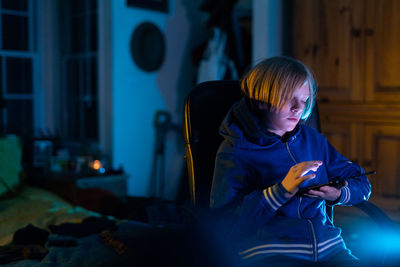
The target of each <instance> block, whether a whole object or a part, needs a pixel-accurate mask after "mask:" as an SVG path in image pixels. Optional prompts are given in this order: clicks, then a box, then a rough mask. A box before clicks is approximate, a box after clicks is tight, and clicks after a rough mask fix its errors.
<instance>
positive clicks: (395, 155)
mask: <svg viewBox="0 0 400 267" xmlns="http://www.w3.org/2000/svg"><path fill="white" fill-rule="evenodd" d="M364 129H365V131H364V147H363V156H364V164H363V165H364V167H365V169H366V171H368V170H370V169H374V170H376V175H374V176H371V178H370V181H371V184H372V187H373V188H372V191H373V194H374V195H380V196H385V197H400V164H399V163H400V126H389V125H366V126H365V127H364Z"/></svg>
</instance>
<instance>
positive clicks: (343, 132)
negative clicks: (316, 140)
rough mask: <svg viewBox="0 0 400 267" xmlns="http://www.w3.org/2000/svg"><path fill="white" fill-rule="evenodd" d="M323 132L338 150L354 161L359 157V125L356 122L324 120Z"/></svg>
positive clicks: (357, 160)
mask: <svg viewBox="0 0 400 267" xmlns="http://www.w3.org/2000/svg"><path fill="white" fill-rule="evenodd" d="M321 124H322V133H323V134H324V135H325V136H326V138H327V139H328V141H329V143H331V145H333V146H334V147H335V148H336V150H337V151H338V152H339V153H340V154H342V155H343V156H346V157H347V158H348V159H350V160H351V161H353V162H360V159H359V158H358V155H359V154H358V147H359V145H358V142H357V141H358V140H357V133H358V127H357V125H356V124H355V123H348V122H329V121H325V120H323V121H322V123H321Z"/></svg>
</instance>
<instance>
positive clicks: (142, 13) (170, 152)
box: [110, 0, 194, 199]
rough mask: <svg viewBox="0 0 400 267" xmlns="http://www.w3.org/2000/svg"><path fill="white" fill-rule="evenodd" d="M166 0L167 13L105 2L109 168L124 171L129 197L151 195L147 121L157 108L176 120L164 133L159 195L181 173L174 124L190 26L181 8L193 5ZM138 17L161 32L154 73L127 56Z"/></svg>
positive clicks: (186, 81) (188, 77)
mask: <svg viewBox="0 0 400 267" xmlns="http://www.w3.org/2000/svg"><path fill="white" fill-rule="evenodd" d="M169 2H170V11H169V13H161V12H156V11H151V10H147V9H140V8H132V7H127V6H126V1H125V0H115V1H112V2H111V3H112V4H111V5H112V6H111V10H112V13H111V17H112V19H111V20H112V28H111V31H112V66H111V70H110V71H111V72H112V82H111V86H112V98H113V99H112V113H113V114H112V125H113V126H112V127H113V130H112V155H113V165H114V167H115V168H118V167H119V166H122V167H123V168H124V170H125V172H126V173H128V174H129V175H130V179H129V184H128V194H129V195H130V196H143V197H149V196H150V197H151V196H153V193H154V191H156V188H155V187H156V186H155V184H156V181H155V180H154V171H156V170H158V168H157V166H155V163H156V162H155V158H154V144H155V129H154V126H153V120H154V115H155V113H156V111H158V110H165V111H168V112H170V113H171V114H172V120H173V122H174V123H176V124H178V127H177V131H170V132H169V134H168V135H167V143H166V181H165V186H166V187H165V190H164V192H165V194H164V197H166V198H168V199H173V198H175V197H176V194H177V191H178V188H179V184H180V179H181V176H182V168H183V141H182V137H181V127H180V126H179V125H180V121H181V117H182V115H181V114H182V103H183V98H184V97H183V96H184V95H185V94H186V92H187V91H188V90H189V89H190V87H191V82H192V76H193V75H192V74H193V71H192V70H194V69H193V66H191V65H190V62H189V59H188V55H189V51H190V48H189V47H188V40H189V39H190V38H191V37H190V36H191V35H190V32H191V27H192V26H191V25H190V22H189V21H188V11H187V9H188V5H189V6H191V7H193V3H192V4H190V3H188V1H184V0H183V1H181V0H176V1H173V0H171V1H169ZM189 2H190V1H189ZM143 21H150V22H152V23H154V24H155V25H157V26H158V27H159V28H160V30H161V31H162V32H163V33H164V34H165V36H166V46H167V49H166V57H165V61H164V63H163V65H162V67H161V69H159V70H158V71H155V72H145V71H143V70H141V69H139V68H138V67H137V65H136V64H135V63H134V62H133V60H132V59H131V56H130V50H129V42H130V37H131V34H132V32H133V30H134V29H135V27H136V26H137V25H138V24H139V23H141V22H143ZM191 45H192V44H191Z"/></svg>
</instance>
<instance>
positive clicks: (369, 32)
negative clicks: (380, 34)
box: [365, 29, 375, 36]
mask: <svg viewBox="0 0 400 267" xmlns="http://www.w3.org/2000/svg"><path fill="white" fill-rule="evenodd" d="M374 34H375V31H374V30H373V29H365V35H366V36H373V35H374Z"/></svg>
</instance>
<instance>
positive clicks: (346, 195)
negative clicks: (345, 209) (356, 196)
mask: <svg viewBox="0 0 400 267" xmlns="http://www.w3.org/2000/svg"><path fill="white" fill-rule="evenodd" d="M349 202H350V189H349V187H348V186H345V187H343V188H342V194H341V195H340V197H339V198H338V199H337V200H335V201H327V204H328V205H329V206H335V205H346V204H347V203H349Z"/></svg>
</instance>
